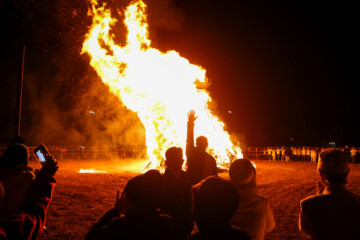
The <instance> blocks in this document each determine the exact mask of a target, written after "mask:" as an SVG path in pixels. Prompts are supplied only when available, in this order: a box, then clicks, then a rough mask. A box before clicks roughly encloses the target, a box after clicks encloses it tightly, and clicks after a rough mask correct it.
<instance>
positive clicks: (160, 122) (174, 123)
mask: <svg viewBox="0 0 360 240" xmlns="http://www.w3.org/2000/svg"><path fill="white" fill-rule="evenodd" d="M91 4H92V6H91V9H90V10H89V14H90V15H91V16H92V17H93V23H92V26H91V28H90V30H89V32H88V34H87V35H86V39H85V41H84V43H83V48H82V53H87V54H88V55H89V56H90V58H91V61H90V65H91V66H92V67H93V68H94V69H95V70H96V72H97V74H98V75H99V76H100V77H101V79H102V81H103V82H104V83H105V84H106V85H108V86H109V88H110V91H111V92H112V93H113V94H114V95H116V96H118V97H119V99H120V100H121V101H122V102H123V103H124V104H125V105H126V106H127V107H128V108H129V109H131V110H132V111H134V112H136V113H137V115H138V117H139V119H140V121H141V122H142V123H143V125H144V126H145V136H146V146H147V153H148V156H149V158H150V160H151V166H150V167H158V166H159V164H160V161H161V160H162V159H163V156H164V153H165V151H166V149H167V148H169V147H171V146H182V145H184V144H185V142H186V121H187V112H188V111H189V110H190V109H194V110H195V112H196V114H197V116H198V119H197V120H196V125H195V133H197V134H198V135H204V136H206V137H207V138H208V142H209V152H210V153H211V154H212V155H214V156H215V158H216V159H217V162H218V164H219V165H225V164H226V163H229V157H230V156H234V157H237V158H239V157H242V154H241V150H240V148H239V147H238V146H234V145H233V144H232V142H231V141H230V136H229V134H228V133H227V132H226V131H224V123H223V122H221V121H220V120H219V119H218V118H217V117H216V116H214V115H213V114H212V113H211V112H210V110H209V109H208V104H209V103H210V102H211V98H210V96H209V95H208V93H207V92H206V90H204V89H198V88H197V84H199V83H200V84H201V83H206V81H207V79H206V76H205V72H206V71H205V69H203V68H201V67H199V66H196V65H193V64H190V63H189V61H188V60H187V59H185V58H183V57H181V56H180V55H179V53H178V52H176V51H168V52H166V53H163V52H160V51H159V50H157V49H154V48H152V47H151V41H150V39H149V36H148V24H147V19H146V14H145V9H146V5H145V4H144V2H143V1H141V0H139V1H137V2H135V3H133V4H131V5H129V6H128V7H127V9H126V11H125V20H124V24H125V26H126V28H127V31H128V34H127V40H126V45H125V46H119V45H117V44H116V43H115V41H114V38H115V36H114V35H113V34H110V33H109V31H110V29H111V27H113V26H114V24H115V23H116V22H117V20H116V19H114V18H112V17H111V14H110V10H109V9H106V5H105V4H103V5H102V6H98V4H97V1H96V0H92V1H91Z"/></svg>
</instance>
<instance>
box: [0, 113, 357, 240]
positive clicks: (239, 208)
mask: <svg viewBox="0 0 360 240" xmlns="http://www.w3.org/2000/svg"><path fill="white" fill-rule="evenodd" d="M196 119H197V117H196V115H195V112H194V111H190V112H189V114H188V125H187V127H188V130H187V142H186V149H185V155H186V165H187V169H186V171H184V170H183V169H182V167H183V164H184V161H185V160H184V157H183V149H182V148H180V147H176V146H173V147H170V148H169V149H167V151H166V153H165V172H164V173H163V174H162V173H160V172H159V171H158V170H154V169H152V170H149V171H147V172H146V173H144V174H140V175H138V176H135V177H134V178H132V179H130V180H129V181H128V182H127V184H126V186H125V188H124V190H123V192H122V193H120V192H119V191H118V192H117V193H116V199H115V203H114V207H113V208H112V209H110V210H109V211H107V212H106V213H105V214H104V216H103V217H102V218H100V219H99V220H98V221H97V222H96V223H95V224H94V225H93V226H92V227H91V228H90V229H89V231H88V233H87V234H86V237H85V239H86V240H92V239H160V240H161V239H167V240H168V239H176V240H185V239H191V240H198V239H199V240H201V239H229V240H232V239H238V240H242V239H244V240H245V239H246V240H248V239H253V240H254V239H255V240H262V239H264V237H265V234H266V233H268V232H270V231H272V230H273V229H274V228H275V225H276V223H275V220H274V214H273V212H272V210H271V205H270V203H269V200H268V199H267V198H265V197H263V196H261V195H260V194H259V191H258V187H257V183H256V175H257V171H256V168H255V167H254V166H253V164H252V162H251V161H249V160H248V159H246V158H242V159H237V160H235V161H233V162H232V163H231V165H230V168H229V180H226V179H223V178H221V177H219V176H218V173H217V166H216V161H215V159H214V157H212V156H211V155H210V154H208V153H207V152H206V149H207V147H208V142H207V139H206V137H204V136H200V137H198V138H196V142H195V143H194V125H195V121H196ZM285 156H286V155H285ZM28 158H29V152H28V149H27V147H26V146H25V145H23V144H19V143H14V144H11V145H10V146H8V147H7V148H6V150H5V151H4V153H3V154H2V155H1V157H0V239H40V237H41V234H42V232H43V230H44V226H45V219H46V211H47V208H48V206H49V204H50V201H51V199H52V196H53V190H54V185H55V182H56V181H55V178H54V175H55V173H56V171H57V169H58V166H57V161H56V160H55V159H54V157H52V156H48V157H47V159H46V161H45V163H44V164H43V165H42V168H41V169H40V170H39V171H36V172H35V171H33V170H32V169H31V168H29V167H28ZM284 161H285V159H284ZM317 162H318V167H317V170H318V172H319V174H320V177H321V180H322V182H321V183H320V184H319V186H318V194H316V195H314V196H309V197H308V198H306V199H303V200H302V201H301V202H300V208H301V212H300V214H299V230H300V231H301V232H303V233H304V234H307V235H309V236H311V238H312V239H339V240H340V239H359V236H360V228H359V226H360V218H359V216H360V196H359V195H356V194H354V193H352V192H350V191H348V190H347V189H346V186H345V185H346V183H347V177H348V174H349V171H350V168H349V155H348V154H347V153H346V152H345V151H339V150H336V149H326V150H322V151H321V152H320V153H318V159H317ZM114 196H115V193H114Z"/></svg>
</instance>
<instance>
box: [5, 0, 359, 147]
mask: <svg viewBox="0 0 360 240" xmlns="http://www.w3.org/2000/svg"><path fill="white" fill-rule="evenodd" d="M108 2H109V4H110V6H113V7H114V9H115V8H119V9H123V8H124V7H126V5H127V3H128V2H129V1H126V0H123V1H115V0H109V1H108ZM146 2H147V3H149V8H148V10H149V24H150V38H151V40H152V41H153V47H157V48H159V49H161V50H164V51H166V50H171V49H174V50H176V51H178V52H180V54H181V55H182V56H184V57H186V58H188V59H189V60H190V61H191V62H192V63H195V64H198V65H201V66H203V67H204V68H205V69H206V70H207V73H208V77H209V79H210V80H211V83H212V85H211V87H210V89H209V91H210V95H211V96H212V98H213V99H214V100H215V101H216V102H217V105H218V111H219V115H220V116H221V117H222V118H223V119H224V121H225V122H226V124H227V126H228V129H229V131H230V132H232V133H238V134H243V135H245V138H246V142H247V144H249V145H282V144H290V138H293V141H292V143H294V144H298V145H324V144H327V143H328V142H329V141H330V140H334V141H336V142H337V144H338V145H350V146H352V145H359V144H360V138H359V137H358V136H359V133H360V126H359V124H358V123H359V120H360V119H359V116H358V115H359V114H357V111H358V108H357V106H358V103H359V100H358V92H359V87H358V86H356V85H355V81H358V80H359V76H358V72H355V63H356V58H355V55H356V53H355V49H357V48H356V47H355V46H356V45H355V31H356V29H357V28H358V27H356V24H355V23H356V21H355V16H356V13H355V9H356V8H355V3H354V4H353V3H350V1H349V2H346V1H341V2H336V3H332V1H317V2H316V3H314V1H235V0H231V1H230V0H229V1H220V0H214V1H205V0H201V1H200V0H177V1H165V0H156V1H151V2H150V1H146ZM0 4H1V5H0V7H1V9H0V11H1V12H0V13H1V15H0V18H1V23H0V31H1V47H0V61H1V67H0V79H1V85H2V87H1V92H0V100H1V115H0V116H1V129H0V130H1V131H2V134H1V137H0V138H1V139H5V138H7V137H9V136H11V135H12V132H13V130H12V129H13V128H14V124H13V121H12V119H13V115H14V110H13V109H14V108H15V92H16V84H15V83H16V78H17V77H18V75H19V74H18V72H19V65H20V56H21V46H22V44H24V43H25V44H26V46H27V52H26V54H27V55H26V67H25V83H24V110H23V111H24V113H23V115H24V119H23V122H22V124H23V125H22V128H23V129H24V130H23V132H24V135H25V137H26V138H27V139H29V138H34V131H35V132H37V133H38V134H43V135H42V136H41V137H39V136H37V137H36V140H34V142H36V141H50V142H52V143H56V144H57V143H59V144H63V143H62V142H61V141H60V142H59V141H57V139H58V138H59V136H52V137H49V139H47V138H46V137H44V135H46V136H48V135H51V134H49V132H53V131H54V129H56V130H59V129H60V130H63V131H64V132H67V131H70V132H71V133H72V134H73V133H74V132H76V133H77V134H78V135H81V136H84V135H86V136H85V137H84V138H83V139H82V138H80V137H79V138H76V139H80V140H79V141H83V140H84V139H85V140H86V141H90V142H91V139H92V138H94V136H92V134H93V135H94V134H95V135H96V134H103V135H104V136H108V135H106V134H109V133H106V126H104V125H102V124H100V123H99V122H101V121H102V120H103V119H102V118H106V119H113V120H114V121H115V120H116V119H117V117H116V116H115V115H116V114H115V113H114V112H116V111H117V112H119V111H120V112H121V111H122V113H123V114H124V115H128V116H130V117H132V118H133V115H132V114H131V113H129V112H128V111H126V109H125V110H124V109H123V108H121V107H120V106H118V107H113V106H114V105H116V99H114V98H111V96H109V97H107V98H104V97H102V98H100V97H97V95H96V90H94V89H101V90H102V91H104V89H105V90H106V88H105V87H104V86H101V84H100V83H98V82H99V80H98V79H96V76H95V73H94V72H93V71H92V70H91V68H90V67H89V64H88V60H89V59H88V58H87V57H86V56H80V54H79V52H80V49H81V44H82V41H83V39H84V35H85V33H86V31H87V26H89V24H90V23H91V19H89V17H87V15H86V13H87V6H88V5H87V2H86V1H84V0H82V1H62V2H61V3H59V2H58V3H45V2H44V3H42V1H36V3H26V1H22V0H18V1H7V0H2V1H0ZM89 89H90V90H89ZM98 91H100V90H98ZM84 102H86V103H87V106H85V105H84V104H83V103H84ZM89 102H90V103H89ZM104 102H109V103H107V105H106V107H107V108H109V109H110V108H112V110H111V111H107V113H106V114H107V115H106V116H105V115H104V116H102V117H98V116H97V117H96V119H93V120H91V121H90V120H88V119H86V120H85V119H83V118H81V116H83V113H84V112H86V111H87V110H88V109H90V108H96V106H104ZM88 103H89V104H88ZM90 105H91V106H90ZM104 111H105V110H104ZM228 111H231V112H232V113H231V114H230V113H229V112H228ZM108 112H110V113H108ZM40 123H41V124H40ZM126 124H129V123H126V122H124V125H126ZM89 128H91V129H98V132H94V133H85V131H86V129H89ZM129 128H130V129H131V126H127V128H124V129H125V130H124V129H122V130H121V131H120V132H119V134H121V133H122V132H124V131H125V132H126V129H129ZM30 129H31V130H30ZM69 129H70V130H69ZM35 135H36V134H35ZM62 136H64V137H60V138H61V139H63V140H64V141H65V140H67V139H68V138H67V137H65V136H66V134H65V133H63V134H62ZM85 140H84V141H85ZM73 143H77V142H76V141H75V140H74V142H73Z"/></svg>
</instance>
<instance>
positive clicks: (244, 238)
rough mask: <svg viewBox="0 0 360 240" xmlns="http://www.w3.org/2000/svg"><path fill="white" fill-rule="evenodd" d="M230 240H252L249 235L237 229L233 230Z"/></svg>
mask: <svg viewBox="0 0 360 240" xmlns="http://www.w3.org/2000/svg"><path fill="white" fill-rule="evenodd" d="M228 239H239V240H251V238H250V237H249V235H247V234H246V233H245V232H244V231H242V230H240V229H237V228H232V229H231V232H230V235H229V238H228Z"/></svg>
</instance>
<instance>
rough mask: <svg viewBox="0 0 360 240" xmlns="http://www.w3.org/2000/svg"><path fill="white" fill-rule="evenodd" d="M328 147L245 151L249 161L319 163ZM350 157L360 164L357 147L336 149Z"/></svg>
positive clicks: (359, 153)
mask: <svg viewBox="0 0 360 240" xmlns="http://www.w3.org/2000/svg"><path fill="white" fill-rule="evenodd" d="M326 149H328V147H248V148H247V149H244V150H243V154H244V156H246V158H249V159H257V160H259V159H266V160H272V161H286V162H289V161H304V162H318V159H319V154H320V152H322V151H324V150H326ZM336 150H338V151H342V152H345V153H346V154H347V155H348V159H349V162H351V163H360V149H359V148H356V147H347V146H346V147H341V148H336Z"/></svg>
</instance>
